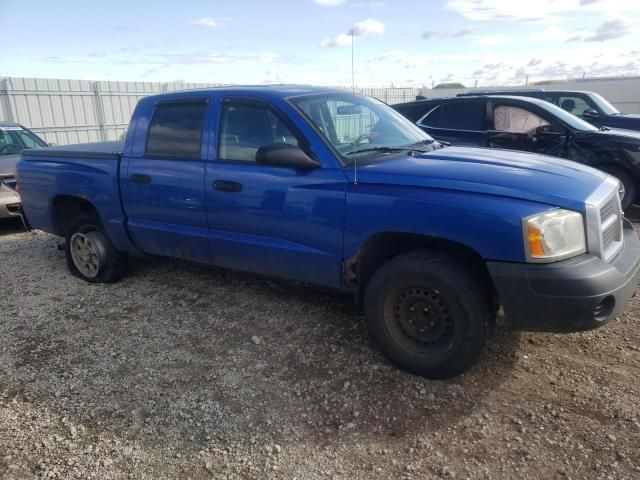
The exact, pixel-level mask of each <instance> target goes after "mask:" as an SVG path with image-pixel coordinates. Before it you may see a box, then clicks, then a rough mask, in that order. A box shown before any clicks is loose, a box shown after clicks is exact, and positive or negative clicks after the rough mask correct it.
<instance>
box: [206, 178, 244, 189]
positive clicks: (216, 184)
mask: <svg viewBox="0 0 640 480" xmlns="http://www.w3.org/2000/svg"><path fill="white" fill-rule="evenodd" d="M213 188H215V189H216V190H220V191H222V192H241V191H242V184H241V183H238V182H231V181H229V180H214V181H213Z"/></svg>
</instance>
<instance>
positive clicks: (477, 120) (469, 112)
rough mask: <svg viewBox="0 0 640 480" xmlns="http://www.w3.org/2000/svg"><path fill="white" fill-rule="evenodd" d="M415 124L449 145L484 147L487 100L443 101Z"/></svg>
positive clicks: (485, 140) (485, 142) (485, 143)
mask: <svg viewBox="0 0 640 480" xmlns="http://www.w3.org/2000/svg"><path fill="white" fill-rule="evenodd" d="M417 125H418V126H419V127H420V128H422V129H423V130H424V131H425V132H427V133H428V134H429V135H431V136H432V137H434V138H436V139H437V140H443V141H445V142H449V143H451V144H452V145H469V146H476V147H485V146H487V123H486V99H484V98H473V99H464V100H455V101H451V102H443V103H441V104H440V105H438V106H436V107H434V108H433V109H431V110H430V111H429V112H427V114H426V115H424V116H423V117H422V118H421V119H420V120H418V122H417Z"/></svg>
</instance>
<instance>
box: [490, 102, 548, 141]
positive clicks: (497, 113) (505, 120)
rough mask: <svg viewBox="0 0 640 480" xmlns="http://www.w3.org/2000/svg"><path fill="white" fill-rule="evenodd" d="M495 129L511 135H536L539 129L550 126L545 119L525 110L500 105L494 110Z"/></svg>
mask: <svg viewBox="0 0 640 480" xmlns="http://www.w3.org/2000/svg"><path fill="white" fill-rule="evenodd" d="M493 123H494V126H495V129H496V130H498V131H500V132H509V133H527V134H533V133H535V131H536V129H537V128H538V127H541V126H543V125H549V122H547V121H546V120H545V119H544V118H542V117H540V116H538V115H536V114H535V113H533V112H530V111H529V110H525V109H524V108H519V107H512V106H508V105H500V106H498V107H496V108H494V109H493Z"/></svg>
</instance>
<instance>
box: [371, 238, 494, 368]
mask: <svg viewBox="0 0 640 480" xmlns="http://www.w3.org/2000/svg"><path fill="white" fill-rule="evenodd" d="M364 309H365V316H366V319H367V325H368V327H369V333H370V335H371V338H372V339H373V341H374V342H375V344H376V345H377V346H378V348H379V349H380V350H381V351H382V353H384V355H385V356H386V357H387V358H388V359H389V360H391V362H393V363H394V364H396V365H397V366H398V367H400V368H401V369H403V370H406V371H408V372H411V373H415V374H417V375H421V376H423V377H426V378H431V379H446V378H451V377H454V376H456V375H459V374H461V373H463V372H464V371H466V370H468V369H469V368H470V367H471V366H472V365H473V364H474V363H475V362H476V361H477V360H478V358H479V356H480V354H481V353H482V350H483V348H484V345H485V343H486V340H487V336H488V332H489V330H490V327H491V325H492V323H493V322H495V308H494V307H493V305H492V304H491V300H490V296H489V294H488V291H487V287H486V285H483V283H482V282H481V281H480V280H479V279H478V278H477V277H476V276H474V275H473V273H472V272H471V270H470V269H469V268H468V267H467V266H465V265H464V264H463V263H462V262H461V261H459V260H457V259H455V258H454V257H452V256H450V255H447V254H445V253H442V252H438V251H426V250H420V251H414V252H410V253H407V254H403V255H400V256H398V257H395V258H393V259H391V260H389V261H388V262H386V263H385V264H384V265H382V267H380V268H379V269H378V270H377V271H376V272H375V273H374V275H373V277H372V278H371V280H370V281H369V284H368V285H367V287H366V291H365V295H364ZM425 312H426V313H425Z"/></svg>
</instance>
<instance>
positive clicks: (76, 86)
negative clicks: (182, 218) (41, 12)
mask: <svg viewBox="0 0 640 480" xmlns="http://www.w3.org/2000/svg"><path fill="white" fill-rule="evenodd" d="M215 86H219V85H216V84H205V83H180V82H175V83H160V82H102V81H101V82H94V81H88V80H61V79H48V78H17V77H8V78H2V79H0V120H10V121H14V122H18V123H21V124H23V125H26V126H27V127H29V128H31V129H33V130H34V131H35V132H37V133H38V134H40V135H41V136H42V137H43V138H44V139H45V140H46V141H48V142H50V143H57V144H60V145H64V144H71V143H84V142H97V141H103V140H115V139H117V138H118V136H119V135H120V134H122V133H123V132H124V131H125V130H126V128H127V125H128V123H129V118H130V116H131V112H132V111H133V108H134V106H135V105H136V103H137V101H138V100H139V99H140V98H142V97H144V96H145V95H149V94H152V93H159V92H167V91H173V90H182V89H188V88H203V87H215ZM544 88H546V89H549V90H554V89H556V90H557V89H567V90H592V91H595V92H598V93H600V94H601V95H602V96H603V97H605V98H607V99H608V100H609V101H610V102H612V103H613V104H614V105H615V106H616V107H618V108H619V109H620V110H622V111H624V112H628V113H640V79H639V78H620V79H607V80H584V81H572V82H566V83H561V84H554V85H547V86H545V87H544ZM471 90H472V89H449V90H444V89H443V90H440V89H438V90H431V89H418V88H357V91H358V92H360V93H364V94H366V95H371V96H373V97H376V98H379V99H380V100H382V101H384V102H386V103H389V104H394V103H400V102H408V101H411V100H414V99H415V98H416V95H420V94H421V95H425V96H427V97H436V96H450V95H455V94H457V93H460V92H467V91H471Z"/></svg>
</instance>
